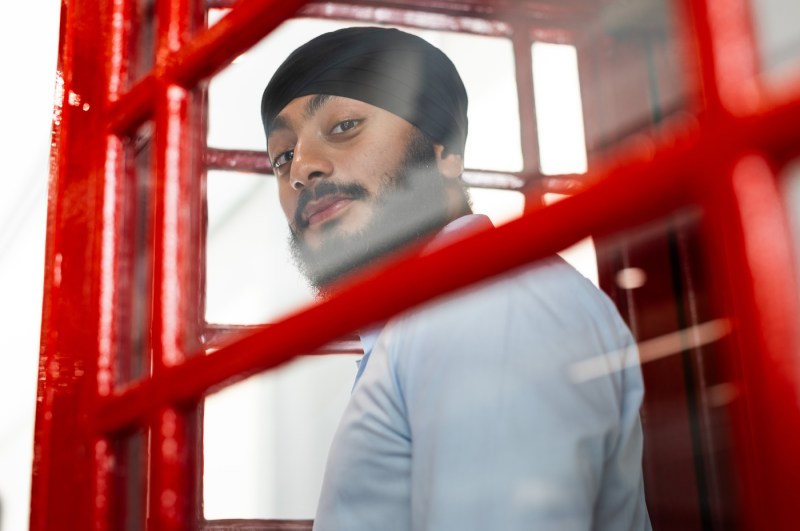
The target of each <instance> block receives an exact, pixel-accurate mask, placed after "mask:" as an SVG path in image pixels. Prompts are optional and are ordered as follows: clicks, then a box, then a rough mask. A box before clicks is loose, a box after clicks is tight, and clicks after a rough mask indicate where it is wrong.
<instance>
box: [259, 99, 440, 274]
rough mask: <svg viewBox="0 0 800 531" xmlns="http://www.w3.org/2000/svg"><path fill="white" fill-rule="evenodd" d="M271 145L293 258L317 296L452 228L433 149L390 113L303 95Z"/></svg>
mask: <svg viewBox="0 0 800 531" xmlns="http://www.w3.org/2000/svg"><path fill="white" fill-rule="evenodd" d="M268 145H269V157H270V160H271V161H272V164H273V169H274V171H275V175H276V177H277V179H278V189H279V196H280V203H281V207H282V208H283V211H284V214H285V215H286V218H287V220H288V221H289V227H290V229H291V232H292V247H293V251H294V254H295V257H296V259H297V261H298V262H299V265H300V267H301V269H303V270H304V273H305V274H306V276H307V277H309V280H311V282H312V284H313V285H315V287H317V288H318V289H320V288H324V286H325V285H327V284H329V283H330V282H332V281H334V280H336V279H337V278H338V277H340V276H341V275H343V274H345V273H346V272H348V271H349V270H350V269H352V268H353V267H356V266H358V265H361V264H363V263H365V262H369V261H371V260H373V259H375V258H377V257H379V256H381V255H383V254H385V253H386V252H388V251H390V250H391V249H393V248H395V247H397V246H398V245H401V244H403V243H406V242H409V241H414V240H416V239H418V238H420V237H421V236H422V235H424V234H425V233H428V232H430V231H431V230H432V229H435V228H437V227H440V226H442V225H443V224H444V223H445V222H446V218H447V213H446V210H447V208H446V207H447V201H446V198H445V191H444V190H445V186H444V181H443V179H444V177H443V176H442V175H441V173H439V170H438V167H437V158H438V156H437V151H436V147H435V146H434V145H433V144H432V143H431V142H430V141H429V140H427V139H426V138H425V137H424V135H422V134H421V133H420V132H419V131H418V130H416V129H415V128H414V127H413V126H412V125H411V124H409V123H408V122H406V121H405V120H403V119H401V118H399V117H397V116H395V115H394V114H392V113H390V112H387V111H385V110H383V109H380V108H378V107H374V106H372V105H369V104H367V103H363V102H360V101H357V100H352V99H349V98H342V97H328V96H314V95H312V96H304V97H300V98H297V99H295V100H293V101H292V102H290V103H289V104H288V105H287V106H286V107H285V108H284V109H283V110H282V111H281V113H280V114H279V115H278V116H277V118H276V119H275V121H274V122H273V124H272V127H271V128H270V135H269V138H268ZM438 153H441V151H439V152H438Z"/></svg>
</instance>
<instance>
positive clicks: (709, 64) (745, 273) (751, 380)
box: [686, 0, 800, 529]
mask: <svg viewBox="0 0 800 531" xmlns="http://www.w3.org/2000/svg"><path fill="white" fill-rule="evenodd" d="M686 5H687V10H688V12H690V13H691V19H692V21H693V28H694V30H695V32H694V43H693V44H694V48H695V50H696V52H697V62H696V66H697V72H696V73H695V76H693V77H695V79H698V80H699V81H700V85H701V86H700V87H699V92H700V94H701V95H702V98H701V102H700V103H701V105H702V108H701V109H700V111H701V115H702V116H703V118H704V122H703V123H704V125H705V127H706V130H707V131H708V132H709V133H710V134H711V135H715V136H716V137H717V138H716V139H715V141H714V142H713V145H714V148H712V149H713V151H714V153H713V154H712V156H711V159H712V160H713V161H714V165H713V166H709V176H708V178H709V179H711V180H712V182H713V183H714V184H715V185H717V186H713V187H711V188H708V189H707V193H708V194H709V197H708V199H707V201H708V204H707V208H708V212H709V218H710V224H711V227H712V230H713V231H714V232H712V234H713V235H714V236H713V237H712V238H711V239H710V241H709V249H710V250H711V251H712V252H711V253H710V254H709V256H710V257H711V260H712V261H713V262H715V258H717V257H719V256H723V260H722V261H721V262H720V263H721V264H723V265H724V266H725V271H724V275H723V277H724V282H722V283H721V286H720V287H721V290H720V291H719V292H718V296H719V299H720V302H722V303H723V304H722V308H723V309H724V311H725V312H726V313H727V314H729V315H731V316H732V317H733V319H734V322H735V324H736V329H735V330H736V333H735V335H734V339H733V341H732V342H731V347H732V348H733V350H734V353H735V354H736V355H735V356H734V357H733V358H728V359H727V360H726V361H727V362H728V363H729V366H730V369H731V373H732V374H733V375H734V376H733V377H734V378H735V380H736V383H737V385H738V386H739V390H740V397H739V400H737V402H736V403H735V404H734V406H733V421H734V430H735V433H736V444H735V450H734V451H735V455H736V461H737V469H738V470H737V472H738V476H739V482H738V489H739V496H740V499H741V501H742V503H740V505H739V507H740V510H741V511H742V515H741V516H742V521H743V522H742V523H743V524H744V525H743V528H745V529H791V528H794V527H795V526H796V514H795V513H796V511H795V504H796V495H795V493H796V488H795V486H794V485H792V484H791V483H790V479H789V478H794V477H796V476H797V475H798V474H800V443H798V441H800V406H799V405H798V404H800V402H799V400H800V396H798V388H799V387H798V386H800V372H798V369H800V363H798V353H800V344H798V329H797V325H796V324H795V320H796V316H797V315H798V312H800V304H798V300H797V293H798V286H797V283H796V281H795V275H794V268H793V267H792V257H791V255H790V252H789V242H791V238H790V235H789V232H788V229H787V226H786V220H785V218H784V217H783V215H782V213H783V205H782V202H781V200H780V194H779V193H778V190H777V186H776V176H775V175H774V173H773V171H772V169H771V168H770V164H769V162H768V161H767V160H766V159H765V158H764V157H762V156H760V155H746V156H745V155H744V154H743V153H742V152H741V151H742V150H746V149H748V148H747V146H741V145H733V146H731V145H729V143H728V142H727V135H726V134H725V132H726V131H728V130H730V128H735V127H740V126H741V125H740V124H739V123H737V122H736V119H735V116H737V115H742V114H745V113H748V112H751V111H753V110H754V109H756V108H757V106H758V104H759V100H760V85H759V83H758V81H757V79H758V61H757V56H758V54H757V49H756V45H757V44H756V39H755V37H754V34H753V29H752V28H753V24H752V20H751V19H750V12H749V8H750V5H749V3H748V2H746V1H745V0H704V1H688V2H687V4H686ZM726 172H730V173H729V174H728V173H726ZM717 239H721V240H723V245H722V246H721V247H717V242H716V241H715V240H717ZM714 251H718V252H714Z"/></svg>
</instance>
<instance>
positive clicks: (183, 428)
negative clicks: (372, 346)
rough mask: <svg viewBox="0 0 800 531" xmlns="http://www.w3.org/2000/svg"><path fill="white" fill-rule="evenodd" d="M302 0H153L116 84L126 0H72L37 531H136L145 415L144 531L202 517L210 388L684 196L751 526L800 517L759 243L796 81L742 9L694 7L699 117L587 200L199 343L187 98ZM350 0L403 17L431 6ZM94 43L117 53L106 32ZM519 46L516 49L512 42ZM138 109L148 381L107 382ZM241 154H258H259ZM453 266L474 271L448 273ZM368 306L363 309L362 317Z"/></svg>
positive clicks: (779, 351)
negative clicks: (147, 279)
mask: <svg viewBox="0 0 800 531" xmlns="http://www.w3.org/2000/svg"><path fill="white" fill-rule="evenodd" d="M304 3H305V2H302V1H299V0H298V1H282V0H267V1H261V0H242V1H240V2H238V3H236V4H233V9H232V10H231V12H230V14H229V15H227V16H226V17H225V18H223V19H222V20H221V21H220V22H219V23H217V24H216V25H215V26H213V27H211V28H209V29H207V30H203V31H198V32H197V33H195V30H196V29H197V28H198V27H199V23H198V21H199V20H201V19H202V16H203V15H202V9H201V8H200V5H199V2H194V1H192V0H181V1H179V2H169V1H167V0H159V1H158V4H157V13H158V29H157V33H156V35H157V38H156V46H155V53H156V58H155V66H154V67H153V69H152V71H151V72H149V73H148V74H147V75H145V76H144V77H143V78H142V79H141V80H138V81H137V82H135V83H134V84H133V85H132V86H131V88H130V89H129V90H127V91H126V86H127V85H128V84H129V83H130V77H131V75H130V72H129V71H128V66H127V65H128V63H129V61H130V60H131V56H130V54H131V51H130V50H131V49H132V47H131V46H130V43H131V41H132V40H133V39H134V38H135V32H136V24H135V23H134V24H133V25H131V22H132V19H133V15H134V14H135V12H136V8H135V6H136V4H135V3H134V2H133V0H115V1H114V2H108V3H101V4H100V8H99V9H98V6H96V5H94V4H90V3H88V2H81V1H79V0H64V2H63V5H62V32H61V47H60V49H61V53H60V56H59V72H60V73H61V79H62V80H63V85H60V86H61V91H60V92H59V95H58V102H57V112H56V120H55V122H54V130H53V137H54V146H55V148H54V150H53V153H52V163H51V168H52V172H51V174H52V177H51V178H52V181H51V188H50V205H49V211H48V236H47V258H46V260H47V262H46V277H45V301H44V311H43V333H42V353H41V361H40V372H39V391H38V401H39V403H38V408H37V417H36V439H35V460H34V469H33V487H32V502H31V529H33V530H37V531H39V530H50V529H60V528H68V529H90V528H94V529H98V530H104V529H117V528H124V522H125V521H126V519H127V518H129V517H130V516H131V511H136V508H135V507H126V504H125V503H123V501H121V500H122V499H123V498H124V497H125V494H126V492H125V489H128V488H134V487H135V486H131V485H128V484H125V483H124V482H120V481H118V480H117V479H115V478H118V474H119V468H120V467H121V466H122V463H123V458H122V456H121V455H120V453H119V451H118V450H117V448H118V447H119V446H120V444H122V443H123V442H124V441H125V440H126V438H127V437H129V436H130V434H131V433H132V432H134V431H136V430H142V429H145V428H148V427H149V429H150V434H151V435H150V439H149V444H150V449H149V452H148V455H149V460H148V463H147V467H148V468H147V470H148V473H147V474H145V477H146V480H147V481H148V485H147V488H146V492H148V493H149V507H148V508H147V516H146V517H147V522H148V526H149V528H151V529H187V528H191V527H193V526H196V525H198V524H197V522H198V514H199V508H198V507H197V503H198V496H197V475H196V474H197V470H196V461H195V459H196V456H195V455H194V453H193V452H194V451H195V445H194V441H195V438H196V429H197V427H196V418H195V416H194V415H196V413H195V412H196V409H197V403H198V401H200V400H201V399H202V397H203V396H204V395H205V394H206V393H208V392H209V391H212V390H215V389H219V388H221V387H223V386H226V385H230V384H232V383H234V382H237V381H240V380H242V379H243V378H246V377H247V376H249V375H252V374H255V373H257V372H260V371H263V370H266V369H270V368H273V367H275V366H277V365H279V364H281V363H283V362H285V361H288V360H289V359H291V358H293V357H294V356H296V355H299V354H302V353H305V352H309V351H313V350H315V349H319V348H320V347H323V346H324V345H326V344H328V343H330V342H332V341H336V340H338V339H339V338H341V337H343V336H346V335H347V334H350V333H351V332H352V331H353V330H355V329H357V328H361V327H364V326H366V325H369V324H371V323H375V322H379V321H382V320H384V319H386V318H388V317H390V316H392V315H394V314H396V313H398V312H401V311H404V310H406V309H408V308H410V307H412V306H415V305H417V304H421V303H423V302H425V301H427V300H429V299H430V298H433V297H437V296H441V295H444V294H446V293H450V292H452V291H453V290H457V289H459V288H462V287H465V286H468V285H470V284H472V283H474V282H478V281H481V280H483V279H486V278H489V277H492V276H495V275H500V274H502V273H504V272H506V271H509V270H511V269H513V268H515V267H518V266H521V265H523V264H526V263H529V262H531V261H534V260H537V259H540V258H544V257H546V256H548V255H549V254H551V253H553V252H555V251H558V250H560V249H562V248H564V247H566V246H568V245H570V244H572V243H575V242H577V241H579V240H580V239H582V238H583V237H585V236H587V235H592V236H594V237H601V236H606V235H613V234H616V233H618V232H620V231H623V230H625V229H628V228H632V227H636V226H641V225H643V224H646V223H648V222H650V221H654V220H658V219H661V218H663V217H664V216H666V215H668V214H670V213H672V212H676V211H678V210H679V209H681V208H684V207H686V206H691V205H697V206H700V207H701V208H702V210H703V212H704V214H705V218H704V219H705V221H704V225H703V229H704V234H705V237H706V238H705V240H704V241H705V245H706V250H707V252H708V256H712V257H723V261H722V263H724V265H725V268H724V270H723V271H722V272H721V274H720V275H719V276H718V277H717V278H716V279H714V282H713V286H712V287H713V289H714V291H713V293H714V294H715V300H716V301H717V305H718V308H720V312H721V315H724V316H726V317H727V318H728V319H730V321H731V323H732V324H733V334H732V335H731V336H730V337H729V338H728V339H727V340H726V341H727V342H726V348H727V350H728V352H730V353H732V354H734V355H731V356H728V357H727V358H726V364H727V370H729V371H730V373H731V374H732V375H734V377H735V381H736V382H737V384H738V385H739V389H740V397H741V399H740V400H737V401H736V402H735V403H734V404H733V406H732V414H733V421H734V430H735V433H736V442H737V444H736V445H735V448H734V451H735V457H736V461H737V474H738V485H740V486H741V492H740V493H739V496H740V500H741V502H742V503H740V504H738V509H739V510H740V517H741V518H740V525H741V527H743V528H745V529H763V528H769V529H788V528H793V527H794V526H795V525H796V520H797V517H796V515H795V511H794V509H795V508H794V497H795V496H794V492H795V487H794V485H793V482H794V478H795V477H798V476H800V405H799V404H800V400H798V394H800V371H798V370H797V369H798V353H800V349H798V346H799V345H798V325H797V323H796V319H795V316H797V315H798V314H800V311H799V310H800V304H798V289H797V288H798V286H797V281H796V279H795V276H794V273H793V271H794V269H793V263H792V257H791V256H790V253H788V252H786V251H785V250H781V249H775V248H773V247H765V245H764V241H765V239H764V237H763V235H764V234H770V235H775V234H778V235H780V236H781V237H782V238H784V240H783V241H785V242H786V245H787V247H788V245H789V241H790V240H789V238H788V230H787V228H786V223H785V220H784V219H783V217H782V214H781V213H782V211H783V207H782V204H781V201H780V195H779V193H778V191H777V184H776V174H777V171H776V169H779V168H781V167H782V166H783V165H784V164H786V163H787V162H788V161H789V160H790V159H791V158H792V157H796V156H798V154H800V142H798V141H797V140H796V139H795V137H794V135H795V128H796V124H797V123H800V86H793V87H790V88H789V89H785V90H783V91H782V92H781V93H780V94H776V93H771V92H770V91H769V90H767V89H766V88H765V87H764V86H762V85H761V84H760V83H759V77H758V69H757V65H756V62H755V52H754V50H755V45H754V39H753V37H752V31H751V27H752V24H751V21H750V19H749V14H748V4H747V2H745V1H744V0H705V1H703V2H697V1H692V0H686V1H685V2H684V6H685V13H683V20H684V22H685V24H684V27H685V28H689V30H687V34H686V37H687V39H689V40H690V41H691V46H689V47H688V49H689V57H688V60H687V61H686V64H687V65H689V66H690V71H689V72H687V79H690V80H693V83H694V84H695V86H694V88H695V91H694V92H693V93H694V94H697V95H698V96H699V98H698V101H697V102H696V103H695V104H694V105H693V106H692V110H693V111H695V115H694V117H690V118H684V119H682V120H681V121H680V122H676V123H673V124H671V125H664V126H663V127H662V128H661V129H659V131H658V132H657V133H655V134H654V135H653V136H652V137H650V138H648V139H645V140H642V141H641V142H639V143H633V144H630V145H627V146H625V147H621V148H618V149H615V150H613V151H611V152H609V153H608V154H607V155H606V156H605V157H604V158H603V159H602V160H595V161H592V164H591V169H590V172H589V174H588V175H587V176H585V177H583V181H584V182H587V183H591V184H589V185H587V186H586V188H585V189H584V190H583V191H581V192H580V193H578V194H576V195H574V196H573V197H571V198H569V199H567V200H564V201H562V202H560V203H557V204H555V205H552V206H550V207H547V208H529V209H528V210H529V211H528V212H527V213H526V214H525V216H523V217H522V218H520V219H519V220H517V221H515V222H512V223H509V224H507V225H505V226H503V227H500V228H498V229H496V230H494V231H490V232H484V233H480V234H477V235H475V236H474V237H471V238H469V239H468V240H464V241H461V242H458V243H456V244H454V245H452V246H450V247H447V248H444V249H441V250H439V251H437V252H435V253H431V254H427V255H424V256H418V255H417V253H415V251H414V250H409V251H406V252H404V253H402V255H401V256H399V257H395V259H393V260H391V261H388V262H385V263H383V264H380V265H378V266H376V267H374V268H373V269H371V270H370V271H368V272H366V273H364V274H363V275H359V278H358V279H355V280H351V281H350V282H349V283H348V284H347V285H345V286H343V288H342V290H341V291H340V292H339V293H338V294H337V295H336V296H335V297H333V298H331V299H329V300H327V301H325V302H321V303H319V304H317V305H315V306H313V307H311V308H309V309H307V310H305V311H302V312H300V313H297V314H294V315H291V316H289V317H287V318H285V319H283V320H281V321H280V322H278V323H275V324H274V325H271V326H269V327H266V328H259V329H257V330H255V331H250V330H248V331H246V332H243V333H242V337H240V338H239V339H238V340H237V341H235V342H232V343H229V344H227V345H225V346H223V347H222V348H220V350H218V351H216V352H213V353H211V354H209V355H196V354H201V353H202V352H203V348H204V347H203V345H202V344H201V342H200V338H201V335H202V334H203V333H204V331H205V324H204V323H203V319H202V307H203V295H202V292H203V289H202V288H203V282H204V280H203V278H202V268H199V269H198V268H196V267H195V265H196V264H197V263H198V260H200V259H201V257H202V256H203V247H202V246H203V243H202V239H203V238H202V231H203V230H204V223H205V220H204V216H203V202H204V185H203V182H202V181H203V180H202V174H203V171H204V170H203V168H202V167H201V163H203V161H201V160H199V157H198V156H195V157H193V155H192V153H197V152H198V151H199V150H197V149H194V148H196V147H197V143H198V142H199V141H198V139H197V137H196V136H195V135H196V131H202V130H203V127H204V125H203V121H202V120H203V119H202V116H199V115H197V111H196V110H197V109H198V108H201V107H202V105H200V103H201V102H202V101H203V98H204V92H203V84H204V82H205V80H206V79H208V77H209V76H211V75H213V74H214V73H216V72H218V71H219V70H220V69H221V68H223V67H224V66H225V65H226V64H227V63H228V62H230V61H231V60H232V59H233V58H235V57H236V56H238V55H239V54H240V53H242V52H244V51H245V50H247V49H248V48H249V47H250V46H252V45H253V44H255V43H256V42H257V41H258V40H259V39H260V38H261V37H262V36H264V35H265V34H266V33H268V32H269V31H270V30H272V29H273V28H274V27H276V26H277V25H278V24H279V23H280V22H281V21H283V20H284V19H286V18H287V17H289V16H291V15H292V14H294V13H295V12H297V10H298V9H300V8H301V6H302V5H303V4H304ZM217 4H218V5H227V3H225V2H218V3H217ZM352 4H354V5H366V6H383V7H387V6H388V7H390V8H392V9H402V8H403V7H404V6H408V5H409V4H413V5H416V6H423V5H424V4H425V3H424V2H408V3H401V2H352ZM440 4H441V5H439V6H438V7H424V6H423V7H419V9H423V10H429V11H433V12H438V13H442V14H445V15H457V16H463V17H474V16H479V17H487V18H492V19H495V20H498V21H504V20H506V18H508V17H510V16H511V15H509V14H510V13H512V12H513V8H514V3H513V2H510V1H509V2H497V3H494V4H492V3H489V2H478V1H476V0H475V1H470V2H455V1H453V2H441V3H440ZM534 4H535V6H534V8H538V9H540V10H543V11H542V12H544V13H546V15H547V16H546V17H545V22H540V23H541V24H543V25H547V26H548V27H552V28H558V27H560V26H559V21H563V18H564V17H565V16H566V14H568V13H570V12H572V13H574V10H575V9H579V8H580V7H581V3H580V2H577V1H575V2H568V3H561V4H558V5H559V6H560V7H557V8H552V7H548V5H549V4H548V3H546V2H541V3H539V2H535V3H534ZM562 4H563V5H562ZM554 5H556V4H554ZM309 9H311V10H312V11H313V9H314V8H309ZM570 9H572V11H570ZM515 20H517V22H519V19H515ZM514 27H515V28H516V27H517V26H514ZM515 31H519V30H517V29H515ZM106 39H108V40H106ZM104 42H107V43H108V46H107V49H109V50H110V53H108V54H107V55H106V54H105V53H104V47H103V46H98V44H97V43H104ZM524 48H525V44H524V42H522V41H520V42H516V41H515V49H517V51H518V52H520V51H521V50H522V49H524ZM528 64H529V63H528ZM520 76H521V77H520V79H521V78H525V77H527V78H530V76H528V75H527V73H525V72H523V73H522V74H520ZM521 80H522V79H521ZM526 83H527V82H526ZM195 87H199V88H195ZM526 90H527V89H526ZM531 102H532V100H530V101H528V102H527V103H524V104H523V103H521V104H520V105H521V111H525V112H529V111H530V108H529V106H530V105H532V103H531ZM148 120H150V121H152V124H153V129H154V135H153V139H154V140H153V146H154V148H153V153H154V155H155V156H154V165H153V172H152V173H153V177H152V179H153V187H152V197H151V198H150V201H151V204H152V205H153V208H152V212H151V215H152V218H151V226H152V239H151V240H149V243H148V245H149V246H150V250H151V253H150V256H151V261H150V262H149V265H148V267H150V268H151V273H152V284H153V290H152V301H151V306H152V312H151V313H152V315H151V318H150V330H151V337H152V345H151V348H152V362H151V364H152V374H149V375H147V376H146V377H145V378H143V379H140V380H138V381H134V382H130V383H128V384H127V385H125V386H120V385H116V386H115V385H114V382H116V381H117V379H118V378H117V375H116V373H115V366H116V365H115V364H116V362H117V361H118V360H117V357H118V356H125V355H130V354H131V353H130V352H129V351H128V350H126V349H129V345H127V344H126V341H125V337H126V334H127V333H128V332H127V331H126V330H125V329H124V326H123V325H122V324H121V322H122V316H124V315H126V311H128V310H126V308H129V305H130V301H131V300H132V298H133V297H134V296H136V295H137V294H136V293H133V291H134V290H135V289H136V286H134V285H133V284H132V282H131V281H125V279H121V278H119V276H118V273H119V271H120V268H121V267H122V266H121V264H122V263H124V262H125V260H126V259H130V257H127V258H126V252H128V251H126V249H128V247H126V244H125V241H124V239H123V238H122V237H121V236H120V235H121V234H124V233H125V232H124V228H123V227H124V225H125V223H126V216H127V215H128V214H126V212H129V211H130V208H131V205H130V202H131V201H134V200H135V199H132V197H135V194H132V193H131V192H130V182H129V181H130V180H131V177H130V175H129V169H128V168H129V164H126V162H125V158H126V150H128V151H129V150H130V144H131V140H130V139H131V138H132V137H133V136H134V135H135V131H136V129H137V128H138V127H139V126H141V125H142V124H143V123H145V122H146V121H148ZM523 136H524V138H525V139H526V145H528V146H531V144H530V142H531V140H530V138H531V137H532V136H535V131H533V130H529V128H523ZM200 152H201V150H200ZM225 156H226V154H225V153H222V154H220V153H214V152H211V153H210V154H209V158H208V160H209V161H213V160H222V161H223V162H222V163H223V164H224V158H225ZM236 156H246V157H249V160H251V161H252V163H253V164H254V166H258V165H259V164H262V163H260V162H258V161H257V156H256V155H254V154H247V153H245V154H243V155H242V154H238V155H236ZM214 157H217V158H216V159H215V158H214ZM531 157H535V152H533V151H530V152H529V151H526V152H525V160H526V164H525V172H524V175H520V176H518V177H521V178H523V179H524V180H526V181H529V182H534V183H539V186H536V187H535V188H531V189H529V190H528V196H529V199H530V200H531V201H532V202H533V204H537V203H538V201H539V197H540V195H541V193H542V187H541V185H546V181H544V180H542V179H538V176H537V175H536V171H535V169H534V168H532V167H531V164H530V159H531ZM212 165H213V163H212ZM264 170H266V168H264ZM567 182H569V181H567ZM541 227H558V230H548V231H543V230H541ZM485 256H492V257H493V260H492V261H490V262H487V261H485V260H482V258H483V257H485ZM456 263H470V264H472V267H470V268H463V267H452V264H456ZM412 279H413V280H412ZM139 295H141V294H139ZM148 296H150V295H148ZM363 307H370V308H372V312H371V313H370V314H365V313H364V312H360V311H353V310H354V309H357V308H363ZM310 323H313V327H312V326H309V324H310ZM309 330H314V333H313V334H311V333H309ZM223 332H230V331H223ZM350 345H351V347H352V344H350ZM128 466H136V463H133V464H131V463H129V464H128ZM144 517H145V515H141V518H144ZM275 525H276V526H278V524H275ZM286 525H287V526H291V525H294V524H286ZM275 528H277V527H275Z"/></svg>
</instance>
